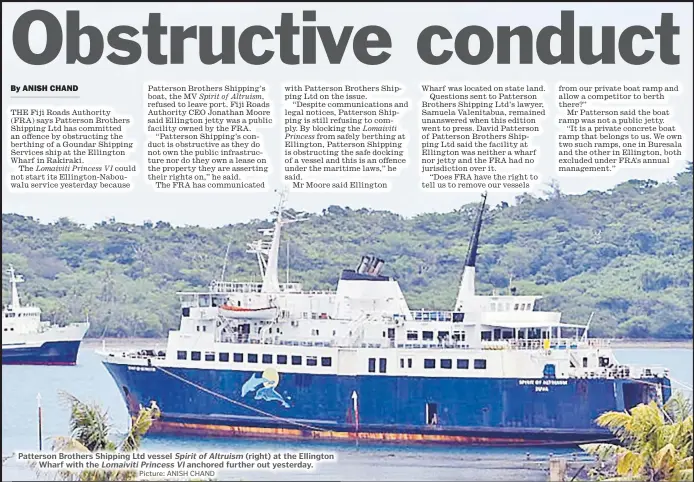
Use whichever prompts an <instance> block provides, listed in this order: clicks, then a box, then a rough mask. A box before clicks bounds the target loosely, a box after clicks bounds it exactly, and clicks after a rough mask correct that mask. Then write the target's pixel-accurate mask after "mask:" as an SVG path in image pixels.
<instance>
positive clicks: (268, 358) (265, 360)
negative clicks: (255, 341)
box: [263, 353, 272, 363]
mask: <svg viewBox="0 0 694 482" xmlns="http://www.w3.org/2000/svg"><path fill="white" fill-rule="evenodd" d="M263 363H272V355H271V354H269V353H265V354H264V355H263Z"/></svg>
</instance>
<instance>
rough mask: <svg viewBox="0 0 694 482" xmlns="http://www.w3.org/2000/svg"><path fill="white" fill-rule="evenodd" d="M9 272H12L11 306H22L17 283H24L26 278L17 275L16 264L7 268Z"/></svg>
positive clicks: (14, 307)
mask: <svg viewBox="0 0 694 482" xmlns="http://www.w3.org/2000/svg"><path fill="white" fill-rule="evenodd" d="M7 272H8V273H9V274H10V289H11V291H12V301H11V305H10V306H11V307H12V308H13V309H17V308H21V305H20V304H19V293H18V292H17V283H22V282H23V281H24V278H22V277H21V276H20V275H15V272H14V266H12V265H10V267H9V268H8V269H7Z"/></svg>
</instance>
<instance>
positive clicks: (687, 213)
mask: <svg viewBox="0 0 694 482" xmlns="http://www.w3.org/2000/svg"><path fill="white" fill-rule="evenodd" d="M550 191H551V192H548V193H547V195H546V196H543V197H542V198H535V197H532V196H529V195H527V194H526V195H522V196H519V197H517V198H516V202H515V203H513V205H507V204H505V203H504V204H502V205H498V206H493V207H491V209H490V210H489V212H488V213H487V214H486V221H485V225H484V227H483V231H482V236H481V240H480V241H481V247H480V256H479V258H478V264H477V273H478V291H480V292H482V293H491V292H492V290H497V291H499V292H504V291H505V290H506V289H508V286H509V280H510V279H512V284H513V286H515V287H516V288H517V290H518V293H521V294H522V293H527V294H542V295H544V296H545V298H544V299H543V300H542V301H541V308H542V309H550V310H560V311H562V312H563V313H564V318H563V319H564V320H565V321H567V322H577V323H584V322H586V321H587V320H588V318H589V316H590V313H591V312H595V316H594V318H593V322H592V325H591V326H592V333H593V335H595V336H599V335H602V336H607V335H610V336H612V335H614V336H624V337H632V338H640V337H649V338H667V339H674V338H689V339H691V338H692V317H693V316H692V168H691V163H690V164H689V167H688V169H687V171H686V172H683V173H681V174H680V175H678V176H677V178H676V179H675V180H673V181H672V182H667V183H661V184H658V183H656V182H654V181H636V180H635V181H629V182H626V183H623V184H621V185H618V186H616V187H615V188H614V189H611V190H609V191H607V192H599V191H589V192H588V193H586V194H583V195H576V196H574V195H571V196H569V195H564V194H562V193H561V192H560V191H559V190H558V189H557V188H553V189H551V190H550ZM475 208H476V205H475V204H469V205H465V206H462V207H461V209H459V210H457V211H454V212H449V213H444V214H423V215H419V216H415V217H413V218H403V217H401V216H399V215H396V214H393V213H390V212H385V211H371V210H368V209H359V210H353V209H350V208H348V207H338V206H330V207H327V208H326V209H325V210H323V212H322V213H321V214H312V215H310V216H309V219H308V220H307V221H305V222H301V223H296V224H292V225H290V226H288V227H287V228H286V230H285V236H284V239H283V243H284V242H286V240H289V244H290V247H289V250H290V261H291V262H290V267H291V278H292V279H293V280H297V281H301V282H303V283H304V287H305V288H314V289H319V288H334V286H335V284H336V282H337V277H338V275H339V273H340V270H341V269H342V268H354V267H355V266H356V264H357V262H358V261H359V259H360V256H361V255H362V254H368V255H371V254H373V255H377V256H379V257H381V258H383V259H385V260H386V267H385V269H384V274H388V275H391V276H394V277H395V278H397V279H398V280H399V281H400V284H401V286H402V289H403V291H404V293H405V295H406V296H407V298H408V300H409V302H410V306H411V307H412V308H439V309H446V308H450V307H452V304H453V300H454V298H455V294H456V291H457V285H458V282H459V279H460V274H461V270H462V264H463V260H464V258H465V253H466V250H467V241H468V238H469V236H470V231H471V229H472V220H473V217H474V214H475ZM270 225H271V223H270V221H269V220H254V221H251V222H249V223H242V224H234V225H227V226H223V227H220V228H215V229H207V228H200V227H173V226H171V225H170V224H168V223H166V222H164V221H158V222H154V223H145V224H144V225H132V224H124V223H120V222H117V221H116V220H110V221H108V222H106V221H105V222H102V223H100V224H97V225H94V226H92V227H85V226H82V225H79V224H75V223H74V222H72V221H70V220H69V219H66V218H65V219H60V220H59V221H58V222H56V223H51V224H44V223H41V222H39V221H37V220H35V219H32V218H31V217H25V216H20V215H16V214H3V215H2V250H3V254H2V264H3V270H4V269H5V268H6V267H7V264H8V263H12V264H13V265H14V266H15V268H16V269H17V270H18V272H19V273H21V274H22V275H24V277H25V278H26V283H24V284H23V285H22V286H21V288H22V291H21V293H22V295H23V296H24V298H25V299H29V300H30V301H31V302H33V303H35V304H36V305H38V306H40V307H41V308H42V309H43V311H44V315H45V319H50V320H54V321H56V322H67V321H69V320H71V321H75V320H81V319H84V318H85V317H87V315H88V317H89V321H91V322H92V328H91V329H90V333H89V336H92V337H100V336H102V335H106V336H145V337H154V336H162V335H165V333H166V332H167V331H168V329H171V328H176V327H177V326H178V322H179V316H178V300H177V297H176V295H175V292H176V291H180V290H185V289H192V288H201V287H204V286H206V285H207V284H208V283H209V282H210V280H212V279H216V278H219V275H220V272H221V267H222V264H223V258H224V253H225V250H226V246H227V243H228V242H229V241H231V249H230V252H229V263H228V267H227V270H226V279H227V280H228V279H231V278H237V279H242V280H252V279H255V280H258V279H259V277H258V273H257V266H256V261H255V257H254V256H253V255H250V254H246V253H245V250H246V243H247V242H250V241H252V240H254V239H255V238H256V237H257V231H256V230H257V229H258V228H262V227H269V226H270ZM285 252H286V250H285V246H284V244H283V247H282V249H281V253H282V257H281V259H280V265H281V266H285V259H284V256H285ZM3 300H4V301H5V302H7V300H8V283H7V277H6V275H4V276H3Z"/></svg>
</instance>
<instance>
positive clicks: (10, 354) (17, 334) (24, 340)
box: [2, 266, 89, 365]
mask: <svg viewBox="0 0 694 482" xmlns="http://www.w3.org/2000/svg"><path fill="white" fill-rule="evenodd" d="M8 272H9V274H10V291H11V297H12V298H11V302H10V304H9V305H7V306H5V307H4V308H3V310H2V364H3V365H75V364H76V363H77V353H78V351H79V348H80V344H81V343H82V339H83V338H84V335H85V334H86V333H87V330H88V329H89V323H87V322H84V323H70V324H68V325H65V326H59V325H57V324H52V323H50V322H48V321H41V309H40V308H39V307H37V306H22V305H21V303H20V301H19V294H18V293H17V283H21V282H22V281H23V279H22V277H21V276H19V275H16V274H15V271H14V268H13V267H12V266H10V267H9V269H8Z"/></svg>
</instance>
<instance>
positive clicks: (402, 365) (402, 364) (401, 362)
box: [400, 358, 405, 368]
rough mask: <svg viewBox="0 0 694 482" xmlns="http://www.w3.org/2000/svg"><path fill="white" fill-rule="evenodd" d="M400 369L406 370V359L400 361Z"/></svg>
mask: <svg viewBox="0 0 694 482" xmlns="http://www.w3.org/2000/svg"><path fill="white" fill-rule="evenodd" d="M400 368H405V359H404V358H401V359H400Z"/></svg>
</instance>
